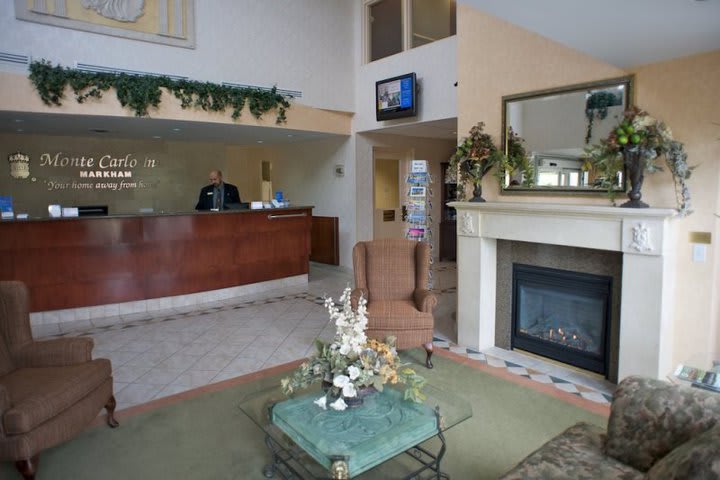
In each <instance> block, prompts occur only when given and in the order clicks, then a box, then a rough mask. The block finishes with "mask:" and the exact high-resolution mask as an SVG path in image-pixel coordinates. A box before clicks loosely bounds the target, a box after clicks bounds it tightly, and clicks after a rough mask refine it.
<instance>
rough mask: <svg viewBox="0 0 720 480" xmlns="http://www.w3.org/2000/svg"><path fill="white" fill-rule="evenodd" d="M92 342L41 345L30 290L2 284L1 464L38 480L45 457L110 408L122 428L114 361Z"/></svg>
mask: <svg viewBox="0 0 720 480" xmlns="http://www.w3.org/2000/svg"><path fill="white" fill-rule="evenodd" d="M92 348H93V340H92V338H87V337H75V338H60V339H54V340H47V341H35V340H33V338H32V331H31V329H30V315H29V295H28V290H27V287H26V286H25V284H23V283H22V282H16V281H0V461H14V462H15V466H16V468H17V469H18V471H19V472H20V474H21V475H22V476H23V477H24V478H26V479H33V478H35V473H36V471H37V464H38V458H39V454H40V452H41V451H43V450H45V449H48V448H51V447H54V446H55V445H58V444H60V443H62V442H65V441H67V440H69V439H71V438H73V437H74V436H76V435H77V434H78V433H80V432H81V431H82V430H83V429H84V428H85V427H86V426H87V425H89V424H90V422H92V420H93V419H95V417H96V416H97V414H98V412H99V411H100V410H101V409H102V408H103V407H105V409H106V410H107V413H108V415H107V424H108V425H109V426H111V427H113V428H114V427H117V426H118V423H117V421H116V420H115V417H114V412H115V397H114V396H113V379H112V373H111V365H110V360H108V359H105V358H99V359H95V360H93V359H92V356H91V352H92Z"/></svg>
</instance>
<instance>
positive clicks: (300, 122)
mask: <svg viewBox="0 0 720 480" xmlns="http://www.w3.org/2000/svg"><path fill="white" fill-rule="evenodd" d="M65 97H66V98H65V99H64V100H63V102H62V105H60V106H52V107H49V106H47V105H45V104H44V103H43V102H42V100H41V99H40V96H39V95H38V94H37V92H35V90H34V87H33V86H32V83H31V82H30V80H28V78H27V77H26V76H25V75H18V74H15V73H7V72H0V108H2V109H3V110H10V111H18V112H39V113H47V114H50V115H52V114H56V113H64V114H73V115H107V116H111V117H133V115H134V114H133V112H132V111H131V110H130V109H126V108H123V107H122V106H121V105H120V104H119V103H118V101H117V97H116V95H115V92H114V91H113V90H110V91H108V92H106V93H105V94H104V95H103V97H102V98H101V99H100V100H92V101H86V102H85V103H82V104H79V103H77V102H76V101H75V98H74V96H73V93H72V91H70V90H69V89H68V90H67V91H66V93H65ZM231 113H232V112H230V111H227V112H206V111H204V110H202V109H200V108H189V109H183V108H182V107H181V106H180V102H179V101H178V100H177V99H176V98H175V97H174V96H173V95H172V94H170V93H168V92H163V95H162V98H161V103H160V106H159V107H158V109H157V110H151V111H150V116H152V117H153V118H161V119H167V120H182V121H190V122H207V123H218V124H230V125H251V126H260V127H268V128H278V127H282V128H290V129H297V130H303V131H313V132H324V133H334V134H339V135H349V134H350V126H351V120H352V114H351V113H348V112H339V111H334V110H321V109H318V108H312V107H308V106H305V105H302V104H301V103H297V102H291V106H290V109H288V111H287V122H286V123H284V124H282V125H277V124H276V123H275V118H276V116H275V112H274V111H270V112H268V113H266V114H265V115H263V116H262V117H261V118H255V117H253V116H252V114H251V113H250V111H249V109H248V107H247V106H246V107H245V110H243V112H242V115H241V116H240V118H238V119H237V120H233V119H232V117H231Z"/></svg>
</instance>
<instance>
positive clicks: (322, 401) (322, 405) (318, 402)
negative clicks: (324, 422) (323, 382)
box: [313, 395, 327, 410]
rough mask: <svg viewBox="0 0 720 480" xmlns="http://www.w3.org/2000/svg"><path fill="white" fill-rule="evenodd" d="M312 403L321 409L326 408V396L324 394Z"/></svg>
mask: <svg viewBox="0 0 720 480" xmlns="http://www.w3.org/2000/svg"><path fill="white" fill-rule="evenodd" d="M313 403H314V404H315V405H317V406H318V407H320V408H322V409H323V410H327V398H326V397H325V396H324V395H323V396H322V397H320V398H318V399H317V400H315V401H314V402H313Z"/></svg>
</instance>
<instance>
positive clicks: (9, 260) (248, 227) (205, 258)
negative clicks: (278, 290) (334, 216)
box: [0, 207, 312, 311]
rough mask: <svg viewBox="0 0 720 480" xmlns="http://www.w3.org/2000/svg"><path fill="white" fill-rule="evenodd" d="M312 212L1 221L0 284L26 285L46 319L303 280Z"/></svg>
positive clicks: (33, 306)
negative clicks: (67, 311) (71, 311)
mask: <svg viewBox="0 0 720 480" xmlns="http://www.w3.org/2000/svg"><path fill="white" fill-rule="evenodd" d="M311 212H312V209H311V208H310V207H299V208H290V209H278V210H258V211H240V212H223V213H215V214H211V213H199V214H185V215H158V216H141V217H101V218H74V219H57V220H38V221H32V220H31V221H14V222H3V223H0V279H1V280H22V281H24V282H25V283H27V285H28V287H29V288H30V293H31V310H32V311H45V310H57V309H63V308H76V307H85V306H91V305H103V304H108V303H121V302H128V301H134V300H146V299H150V298H158V297H166V296H173V295H183V294H189V293H197V292H203V291H208V290H217V289H221V288H228V287H234V286H239V285H247V284H250V283H256V282H261V281H267V280H275V279H280V278H285V277H290V276H295V275H302V274H307V273H308V271H309V264H308V262H309V255H310V225H311ZM270 216H275V218H270Z"/></svg>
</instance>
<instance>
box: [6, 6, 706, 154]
mask: <svg viewBox="0 0 720 480" xmlns="http://www.w3.org/2000/svg"><path fill="white" fill-rule="evenodd" d="M458 3H461V4H467V5H470V6H473V7H475V8H477V9H478V10H482V11H484V12H487V13H489V14H491V15H494V16H496V17H498V18H501V19H504V20H506V21H508V22H510V23H513V24H516V25H518V26H520V27H523V28H525V29H526V30H530V31H533V32H536V33H538V34H540V35H543V36H545V37H548V38H550V39H553V40H555V41H557V42H559V43H561V44H564V45H566V46H568V47H571V48H574V49H576V50H578V51H580V52H583V53H585V54H588V55H590V56H592V57H595V58H597V59H599V60H603V61H605V62H607V63H609V64H612V65H615V66H617V67H620V68H628V67H631V66H635V65H641V64H645V63H653V62H658V61H663V60H669V59H673V58H678V57H682V56H687V55H691V54H694V53H700V52H705V51H711V50H717V49H720V0H602V1H595V2H589V1H579V0H503V1H499V0H458ZM388 123H390V125H389V126H387V125H384V126H383V128H382V129H381V130H376V131H375V133H383V134H393V135H405V136H413V137H422V138H444V139H455V138H457V133H456V131H457V119H455V118H448V119H443V120H437V121H432V122H423V123H413V124H396V125H393V124H392V122H388ZM98 130H100V131H98ZM103 130H104V132H103ZM17 132H22V133H37V134H47V135H71V136H88V135H93V136H102V137H104V138H148V139H153V138H154V139H158V140H180V141H193V142H206V141H207V142H223V143H227V144H231V145H257V144H262V143H265V144H274V145H277V144H290V143H297V142H305V141H308V140H315V139H319V138H327V137H331V136H333V135H331V134H323V133H318V132H303V131H299V130H290V129H286V128H264V127H253V126H239V125H232V124H222V123H209V122H181V121H171V120H161V119H153V118H136V117H122V118H120V117H98V116H80V115H63V114H37V113H18V112H6V111H5V112H3V111H0V133H17Z"/></svg>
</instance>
